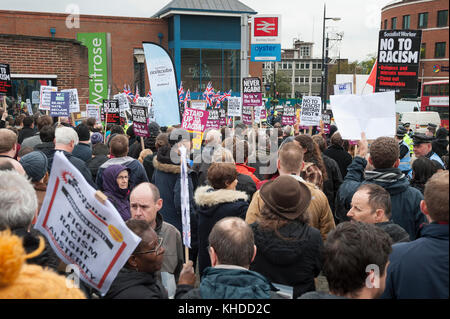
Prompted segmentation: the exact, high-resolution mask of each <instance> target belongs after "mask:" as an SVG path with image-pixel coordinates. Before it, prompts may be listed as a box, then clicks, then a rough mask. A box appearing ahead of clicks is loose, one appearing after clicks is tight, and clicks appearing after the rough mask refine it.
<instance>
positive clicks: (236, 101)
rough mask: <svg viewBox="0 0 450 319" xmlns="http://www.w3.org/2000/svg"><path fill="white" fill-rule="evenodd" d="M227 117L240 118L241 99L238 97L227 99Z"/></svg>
mask: <svg viewBox="0 0 450 319" xmlns="http://www.w3.org/2000/svg"><path fill="white" fill-rule="evenodd" d="M228 116H242V99H241V98H240V97H239V96H233V97H229V98H228Z"/></svg>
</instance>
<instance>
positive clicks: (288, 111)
mask: <svg viewBox="0 0 450 319" xmlns="http://www.w3.org/2000/svg"><path fill="white" fill-rule="evenodd" d="M295 122H296V115H295V106H287V105H286V106H285V107H284V108H283V115H282V116H281V125H294V124H295Z"/></svg>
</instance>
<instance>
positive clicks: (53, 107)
mask: <svg viewBox="0 0 450 319" xmlns="http://www.w3.org/2000/svg"><path fill="white" fill-rule="evenodd" d="M69 99H70V97H69V92H50V116H53V117H60V116H62V117H68V116H70V112H69V102H70V100H69Z"/></svg>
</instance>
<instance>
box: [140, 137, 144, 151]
mask: <svg viewBox="0 0 450 319" xmlns="http://www.w3.org/2000/svg"><path fill="white" fill-rule="evenodd" d="M141 148H142V151H143V150H144V149H145V146H144V138H143V137H142V136H141Z"/></svg>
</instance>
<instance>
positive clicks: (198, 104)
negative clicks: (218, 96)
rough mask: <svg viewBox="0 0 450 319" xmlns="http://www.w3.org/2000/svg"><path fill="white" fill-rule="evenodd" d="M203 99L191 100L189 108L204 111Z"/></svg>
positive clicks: (204, 102)
mask: <svg viewBox="0 0 450 319" xmlns="http://www.w3.org/2000/svg"><path fill="white" fill-rule="evenodd" d="M206 104H207V103H206V101H205V100H191V107H190V108H191V109H195V110H202V111H206Z"/></svg>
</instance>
